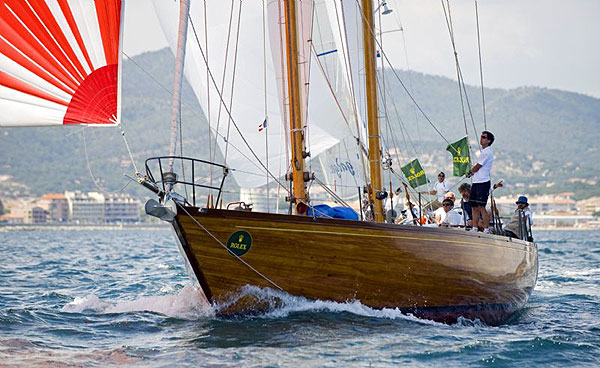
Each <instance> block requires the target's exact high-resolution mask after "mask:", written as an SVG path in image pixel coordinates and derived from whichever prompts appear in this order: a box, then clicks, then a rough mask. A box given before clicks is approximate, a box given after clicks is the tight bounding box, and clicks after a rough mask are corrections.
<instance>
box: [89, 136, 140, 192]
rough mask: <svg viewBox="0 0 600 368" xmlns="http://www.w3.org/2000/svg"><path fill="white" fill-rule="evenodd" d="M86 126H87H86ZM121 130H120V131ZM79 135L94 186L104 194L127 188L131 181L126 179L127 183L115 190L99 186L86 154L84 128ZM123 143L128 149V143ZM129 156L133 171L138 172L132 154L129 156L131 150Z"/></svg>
mask: <svg viewBox="0 0 600 368" xmlns="http://www.w3.org/2000/svg"><path fill="white" fill-rule="evenodd" d="M86 128H87V127H86ZM122 131H123V130H121V132H122ZM122 135H123V139H125V133H123V134H122ZM81 137H82V138H83V151H84V152H85V162H86V164H87V169H88V172H89V174H90V177H91V179H92V182H93V183H94V186H95V187H96V188H97V189H98V190H99V191H101V192H102V193H105V194H116V193H122V192H123V191H124V190H125V188H127V186H128V185H129V184H130V183H131V181H129V180H128V181H127V183H126V184H125V185H123V187H122V188H121V189H119V190H116V191H110V190H106V189H105V188H102V187H101V186H100V184H98V180H97V179H96V177H95V176H94V172H93V171H92V166H91V164H90V157H89V155H88V149H87V141H86V139H85V129H82V130H81ZM125 144H126V145H127V150H128V151H129V145H128V144H127V141H125ZM129 154H130V157H131V162H132V163H133V166H134V168H135V172H136V174H137V173H138V171H137V168H136V166H135V161H134V160H133V156H131V151H129Z"/></svg>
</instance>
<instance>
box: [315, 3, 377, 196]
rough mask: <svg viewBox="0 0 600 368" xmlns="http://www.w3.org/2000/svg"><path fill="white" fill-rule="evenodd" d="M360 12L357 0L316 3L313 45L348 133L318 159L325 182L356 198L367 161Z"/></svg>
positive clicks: (362, 182) (340, 194)
mask: <svg viewBox="0 0 600 368" xmlns="http://www.w3.org/2000/svg"><path fill="white" fill-rule="evenodd" d="M345 9H348V10H345ZM346 13H348V14H346ZM359 14H360V13H358V9H357V8H356V3H355V1H349V0H348V1H339V0H335V1H328V0H318V1H316V2H315V23H316V24H315V27H314V32H313V44H314V45H315V49H316V53H317V55H318V60H319V65H320V66H321V69H323V71H324V73H325V75H326V76H327V79H328V80H329V82H330V87H331V89H332V91H333V93H334V95H335V96H336V100H337V104H338V109H339V110H340V112H341V114H343V119H344V121H345V123H346V125H347V126H346V129H347V133H346V135H344V136H341V137H340V138H341V139H340V143H338V144H337V145H335V146H333V147H332V148H330V149H328V150H326V151H325V152H323V153H321V154H320V155H319V156H318V158H319V162H320V164H321V167H322V170H323V174H324V176H325V181H326V182H327V184H329V186H330V187H331V188H332V189H333V190H334V191H335V192H336V194H337V195H338V196H339V197H341V198H343V199H352V198H355V197H357V196H358V189H357V188H359V187H362V186H363V185H364V184H365V178H366V171H365V166H366V165H367V163H365V162H363V160H362V158H361V153H360V149H361V148H360V146H359V145H358V144H357V140H358V139H360V141H361V142H366V126H365V125H364V123H363V122H364V120H363V118H362V116H363V115H362V112H364V107H363V103H364V98H361V97H362V96H359V95H358V93H355V91H359V90H360V89H359V83H360V81H361V75H360V74H359V73H358V71H359V70H360V67H361V66H360V62H361V61H362V56H361V55H360V54H361V50H360V49H359V45H360V40H361V39H362V38H361V37H362V35H361V34H355V32H354V31H355V30H356V29H357V25H356V24H355V23H356V22H357V21H360V19H358V20H357V19H356V17H357V16H358V15H359ZM348 23H349V24H348ZM359 25H360V23H359V24H358V26H359ZM358 30H360V28H358ZM349 41H351V42H349ZM351 50H352V51H351Z"/></svg>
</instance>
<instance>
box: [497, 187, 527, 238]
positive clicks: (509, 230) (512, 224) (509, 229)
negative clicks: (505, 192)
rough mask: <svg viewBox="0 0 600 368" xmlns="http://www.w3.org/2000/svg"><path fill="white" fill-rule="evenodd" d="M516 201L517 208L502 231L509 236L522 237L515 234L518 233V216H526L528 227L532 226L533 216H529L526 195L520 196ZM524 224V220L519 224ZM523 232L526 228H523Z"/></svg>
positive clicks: (525, 232)
mask: <svg viewBox="0 0 600 368" xmlns="http://www.w3.org/2000/svg"><path fill="white" fill-rule="evenodd" d="M516 203H517V208H516V209H515V213H514V214H513V215H512V217H511V218H510V221H509V222H508V224H506V226H505V227H504V232H505V233H506V235H507V236H509V237H511V238H516V239H522V238H521V237H519V235H517V234H519V218H523V217H525V218H527V221H528V222H529V227H531V226H533V218H531V210H530V209H529V203H527V197H525V196H520V197H519V199H517V202H516ZM519 215H520V216H519ZM525 224H526V222H524V223H523V224H522V225H521V226H525ZM523 234H527V231H526V229H523ZM525 236H526V235H525ZM523 240H525V239H523Z"/></svg>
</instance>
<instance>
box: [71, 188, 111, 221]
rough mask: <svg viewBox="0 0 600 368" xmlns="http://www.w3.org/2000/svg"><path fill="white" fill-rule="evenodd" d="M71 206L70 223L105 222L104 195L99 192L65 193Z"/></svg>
mask: <svg viewBox="0 0 600 368" xmlns="http://www.w3.org/2000/svg"><path fill="white" fill-rule="evenodd" d="M65 197H66V199H67V204H68V206H69V222H73V223H77V224H101V223H103V222H104V195H103V194H102V193H97V192H88V193H83V192H81V191H74V192H69V191H67V192H65Z"/></svg>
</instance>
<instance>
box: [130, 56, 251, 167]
mask: <svg viewBox="0 0 600 368" xmlns="http://www.w3.org/2000/svg"><path fill="white" fill-rule="evenodd" d="M123 55H125V56H126V57H127V59H128V60H129V61H131V62H132V63H133V64H134V65H135V66H136V67H138V68H139V69H140V70H141V71H142V72H143V73H144V74H146V75H147V76H148V77H149V78H150V79H151V80H152V81H154V82H155V83H156V84H157V85H158V86H159V87H160V88H162V89H163V90H164V91H165V92H166V93H168V94H169V95H172V94H173V91H172V90H169V89H168V88H167V87H165V86H164V85H163V84H162V83H161V82H160V81H158V80H157V79H156V78H154V77H153V76H152V74H150V73H148V71H146V69H144V68H143V67H142V66H141V65H139V64H138V63H137V62H136V61H135V60H134V59H133V58H132V57H130V56H129V55H127V54H126V53H125V52H123ZM181 104H182V106H183V107H185V108H186V109H188V111H189V112H191V113H192V114H194V115H195V116H196V117H197V118H198V119H200V120H202V119H204V115H200V114H199V113H197V112H196V110H195V109H194V108H192V107H191V106H190V105H188V104H186V103H185V102H183V101H182V102H181ZM210 130H211V131H212V132H213V133H214V134H215V137H218V138H222V139H223V140H224V141H225V140H226V139H227V138H226V137H225V136H223V135H222V134H220V133H219V132H218V131H217V130H216V129H215V128H212V127H210ZM230 146H231V147H232V148H233V149H235V150H236V151H237V153H239V154H240V155H241V156H243V157H244V158H245V159H246V160H248V162H249V163H250V164H252V165H254V166H255V167H256V168H257V169H259V170H261V169H262V167H261V166H259V164H257V163H256V162H254V160H252V159H251V158H250V157H248V155H246V154H245V153H244V152H243V151H242V150H241V149H240V148H238V147H237V146H236V145H235V144H233V143H230ZM229 169H230V170H234V169H233V168H231V167H229Z"/></svg>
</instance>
